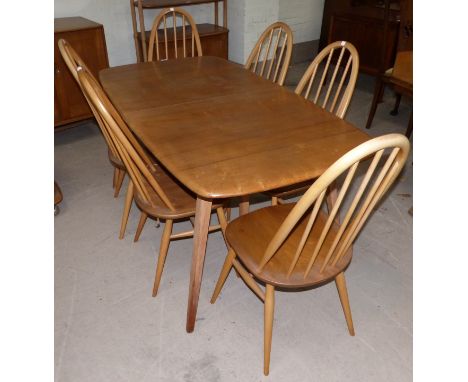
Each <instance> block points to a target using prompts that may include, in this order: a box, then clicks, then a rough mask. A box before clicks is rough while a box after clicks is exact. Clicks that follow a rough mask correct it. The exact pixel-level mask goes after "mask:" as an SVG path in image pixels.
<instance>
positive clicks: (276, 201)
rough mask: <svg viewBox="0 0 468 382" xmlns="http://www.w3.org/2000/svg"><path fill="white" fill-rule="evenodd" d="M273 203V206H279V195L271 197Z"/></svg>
mask: <svg viewBox="0 0 468 382" xmlns="http://www.w3.org/2000/svg"><path fill="white" fill-rule="evenodd" d="M271 205H272V206H277V205H278V197H276V196H272V197H271Z"/></svg>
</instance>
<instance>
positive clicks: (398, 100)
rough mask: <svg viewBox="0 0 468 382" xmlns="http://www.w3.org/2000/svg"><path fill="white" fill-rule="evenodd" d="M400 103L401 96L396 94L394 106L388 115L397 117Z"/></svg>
mask: <svg viewBox="0 0 468 382" xmlns="http://www.w3.org/2000/svg"><path fill="white" fill-rule="evenodd" d="M400 102H401V94H400V93H396V97H395V106H393V110H392V111H391V112H390V115H398V109H399V108H400Z"/></svg>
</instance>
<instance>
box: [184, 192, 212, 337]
mask: <svg viewBox="0 0 468 382" xmlns="http://www.w3.org/2000/svg"><path fill="white" fill-rule="evenodd" d="M211 205H212V201H211V200H205V199H201V198H197V205H196V210H195V227H194V234H193V254H192V269H191V271H190V284H189V298H188V306H187V325H186V330H187V333H192V332H193V330H194V329H195V319H196V318H197V307H198V297H199V295H200V286H201V280H202V275H203V263H204V261H205V252H206V241H207V239H208V227H209V225H210V217H211Z"/></svg>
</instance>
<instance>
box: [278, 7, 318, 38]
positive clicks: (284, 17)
mask: <svg viewBox="0 0 468 382" xmlns="http://www.w3.org/2000/svg"><path fill="white" fill-rule="evenodd" d="M323 6H324V0H280V1H279V17H278V19H279V20H280V21H283V22H285V23H286V24H288V25H289V26H290V27H291V29H292V30H293V32H294V43H299V42H305V41H312V40H318V39H319V38H320V28H321V27H322V16H323Z"/></svg>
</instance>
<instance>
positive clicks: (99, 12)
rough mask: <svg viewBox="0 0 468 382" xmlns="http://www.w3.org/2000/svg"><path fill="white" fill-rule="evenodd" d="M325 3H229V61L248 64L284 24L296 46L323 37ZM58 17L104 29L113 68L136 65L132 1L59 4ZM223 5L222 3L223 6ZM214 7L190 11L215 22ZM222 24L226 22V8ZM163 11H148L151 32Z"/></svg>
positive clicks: (285, 0)
mask: <svg viewBox="0 0 468 382" xmlns="http://www.w3.org/2000/svg"><path fill="white" fill-rule="evenodd" d="M323 3H324V0H229V1H228V27H229V30H230V31H229V59H231V60H233V61H236V62H239V63H244V62H245V60H246V59H247V57H248V55H249V53H250V50H251V49H252V48H253V46H254V45H255V42H256V41H257V39H258V37H260V34H261V33H262V32H263V30H265V28H266V27H267V26H268V25H270V24H271V23H273V22H275V21H277V20H281V21H284V22H286V23H288V24H289V25H290V26H291V28H292V29H293V32H294V42H295V43H297V42H303V41H310V40H316V39H318V38H319V37H320V28H321V24H322V12H323ZM54 4H55V9H54V15H55V17H70V16H83V17H86V18H88V19H90V20H93V21H96V22H98V23H101V24H103V25H104V31H105V34H106V42H107V51H108V54H109V61H110V65H111V66H116V65H124V64H129V63H133V62H135V61H136V56H135V45H134V41H133V32H132V21H131V16H130V0H55V3H54ZM220 5H221V3H220ZM213 7H214V5H213V4H204V5H196V6H191V7H186V9H188V11H189V12H190V13H191V14H192V15H193V17H194V18H195V20H196V21H197V22H198V23H201V22H210V23H212V22H213V18H214V16H213V9H214V8H213ZM219 8H220V9H219V10H220V17H219V20H220V22H221V20H222V6H220V7H219ZM157 12H159V10H150V11H145V15H146V16H145V24H146V25H145V26H146V29H149V28H150V26H151V23H152V20H153V18H154V16H155V15H156V14H157Z"/></svg>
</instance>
